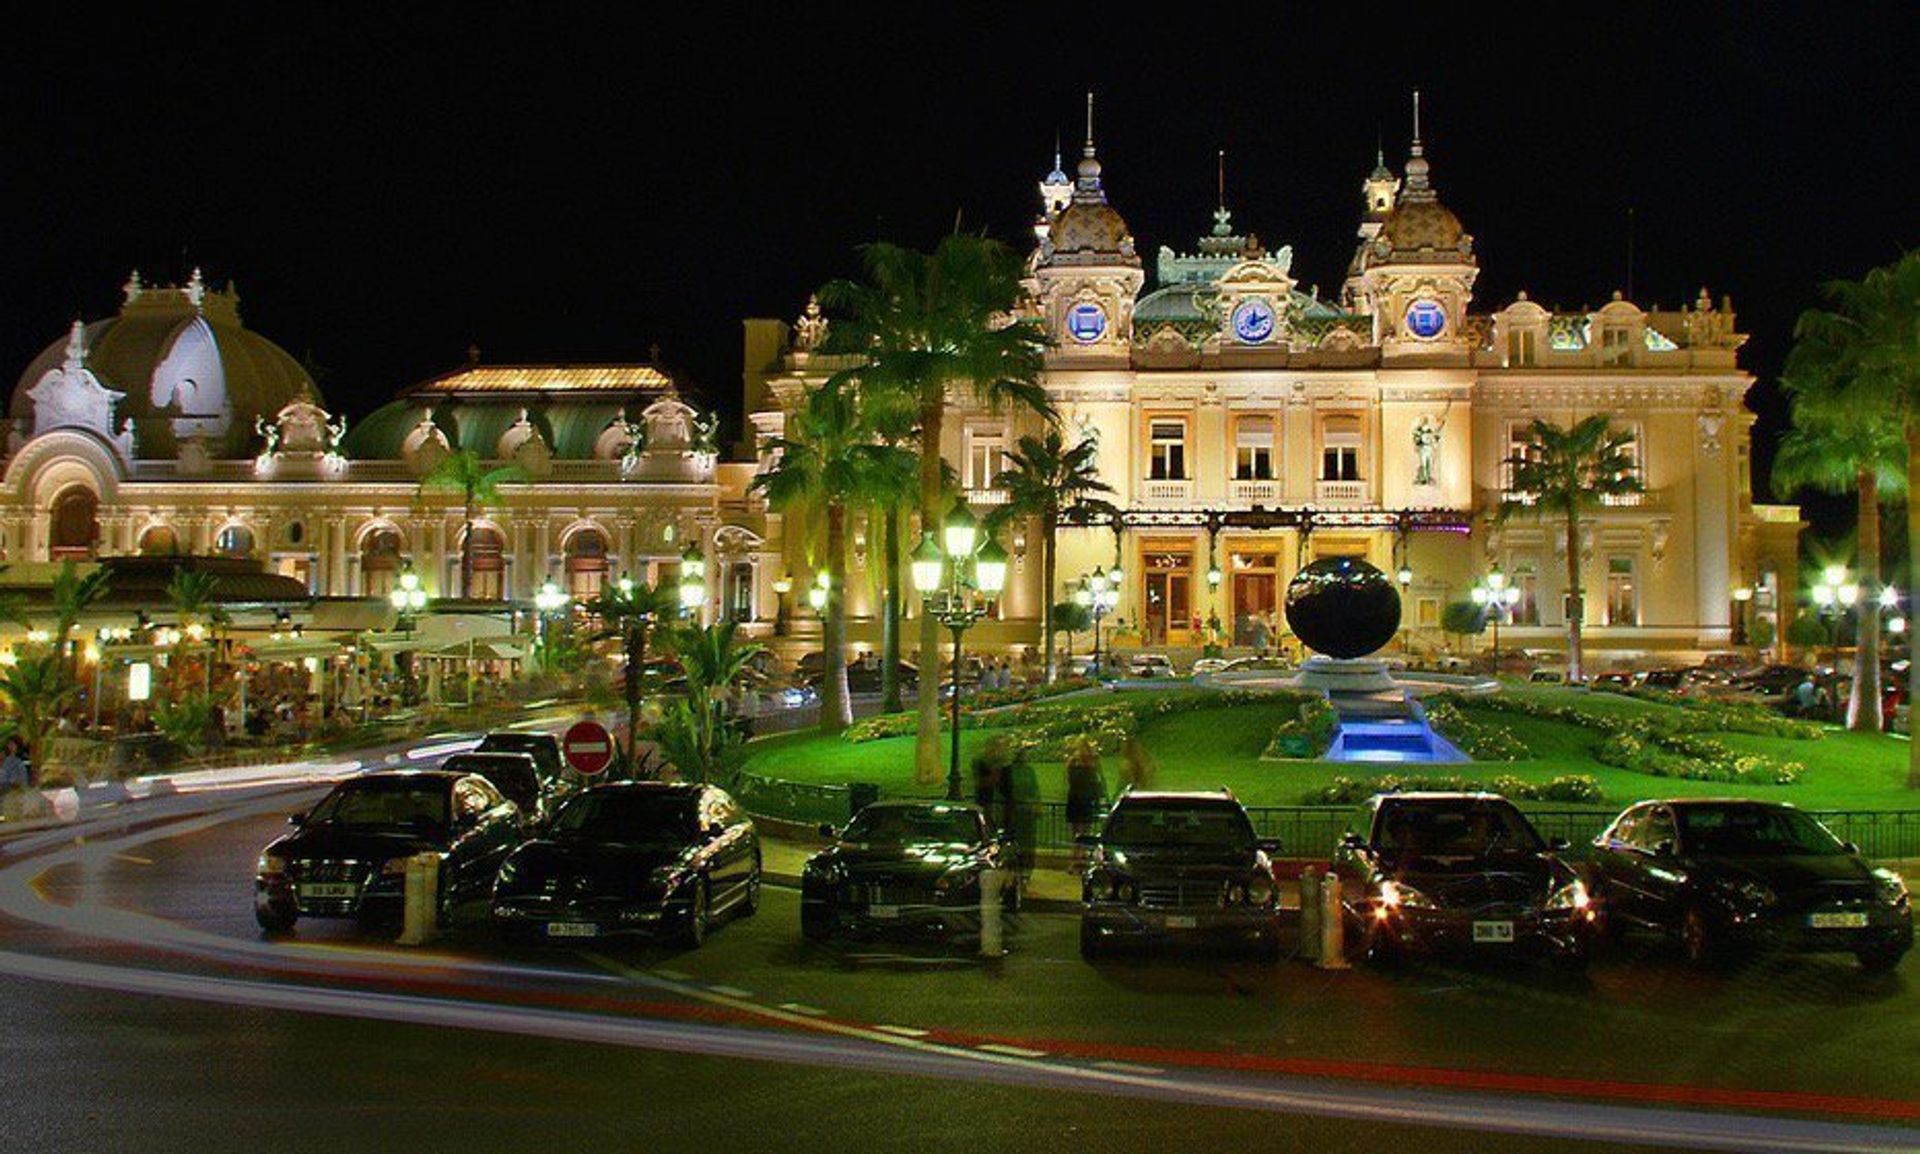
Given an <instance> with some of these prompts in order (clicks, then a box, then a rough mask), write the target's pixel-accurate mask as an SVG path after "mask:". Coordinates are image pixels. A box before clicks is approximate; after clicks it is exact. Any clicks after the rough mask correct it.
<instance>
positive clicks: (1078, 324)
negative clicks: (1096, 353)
mask: <svg viewBox="0 0 1920 1154" xmlns="http://www.w3.org/2000/svg"><path fill="white" fill-rule="evenodd" d="M1106 332H1107V310H1106V309H1103V308H1101V307H1100V306H1099V305H1097V304H1094V303H1093V302H1092V301H1081V302H1080V303H1079V304H1077V305H1074V306H1073V307H1072V308H1070V309H1068V310H1067V335H1069V336H1071V337H1072V338H1073V339H1074V340H1076V341H1079V342H1080V343H1081V344H1083V345H1090V344H1092V343H1093V342H1094V341H1097V340H1099V339H1100V338H1101V337H1103V336H1105V335H1106Z"/></svg>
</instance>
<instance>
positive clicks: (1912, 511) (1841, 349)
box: [1787, 250, 1920, 789]
mask: <svg viewBox="0 0 1920 1154" xmlns="http://www.w3.org/2000/svg"><path fill="white" fill-rule="evenodd" d="M1821 295H1822V296H1823V297H1825V298H1826V301H1827V305H1828V307H1827V308H1824V309H1808V310H1807V311H1806V312H1804V313H1801V314H1800V319H1799V321H1798V322H1797V323H1796V324H1795V325H1794V331H1793V335H1794V349H1793V352H1792V354H1791V355H1790V356H1789V357H1788V361H1787V368H1788V373H1789V375H1790V376H1800V377H1810V376H1817V377H1818V378H1820V379H1825V380H1830V381H1836V382H1841V387H1840V391H1839V394H1838V396H1839V404H1840V407H1841V408H1842V409H1843V410H1844V409H1853V410H1854V411H1857V412H1867V413H1872V412H1877V411H1880V406H1881V405H1882V404H1885V403H1891V404H1892V406H1893V407H1894V410H1895V413H1896V415H1897V417H1898V419H1899V421H1900V423H1901V426H1902V431H1903V433H1904V435H1905V437H1906V442H1907V492H1908V493H1909V494H1910V495H1911V494H1914V493H1920V250H1915V251H1910V252H1907V253H1906V254H1904V255H1903V256H1901V257H1900V258H1899V259H1898V260H1896V261H1894V262H1893V263H1892V264H1890V265H1886V266H1884V267H1882V268H1877V269H1873V270H1872V271H1870V272H1868V273H1867V275H1866V276H1864V277H1861V278H1860V279H1859V280H1857V281H1848V280H1837V281H1832V282H1830V283H1828V284H1826V285H1823V286H1822V287H1821ZM1907 539H1908V541H1909V542H1914V541H1920V501H1914V500H1909V501H1908V502H1907ZM1907 580H1908V583H1909V588H1908V590H1907V601H1908V605H1909V606H1911V605H1912V604H1913V599H1914V597H1915V596H1916V595H1920V565H1913V564H1911V563H1910V564H1909V565H1908V566H1907ZM1909 677H1910V678H1911V679H1912V680H1911V682H1910V683H1909V690H1910V691H1911V690H1914V689H1920V668H1913V667H1911V666H1910V667H1909ZM1909 700H1911V693H1910V694H1909ZM1907 758H1908V760H1907V788H1908V789H1920V743H1913V744H1912V745H1911V746H1910V747H1909V750H1908V754H1907Z"/></svg>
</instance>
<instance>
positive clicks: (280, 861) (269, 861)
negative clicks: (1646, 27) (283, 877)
mask: <svg viewBox="0 0 1920 1154" xmlns="http://www.w3.org/2000/svg"><path fill="white" fill-rule="evenodd" d="M253 868H254V872H256V873H258V874H260V875H261V876H262V877H271V876H274V875H277V874H283V873H286V872H287V859H286V858H284V857H282V856H280V855H279V854H277V853H263V854H261V855H260V860H259V861H257V862H255V863H254V865H253Z"/></svg>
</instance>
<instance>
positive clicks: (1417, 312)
mask: <svg viewBox="0 0 1920 1154" xmlns="http://www.w3.org/2000/svg"><path fill="white" fill-rule="evenodd" d="M1446 327H1447V310H1446V309H1443V308H1441V307H1440V302H1439V301H1436V300H1428V299H1426V298H1425V297H1422V298H1421V299H1419V300H1417V301H1414V302H1413V303H1412V304H1410V305H1408V306H1407V331H1408V332H1410V333H1412V334H1413V335H1414V336H1416V337H1419V338H1420V339H1421V340H1423V341H1430V340H1432V339H1433V338H1435V337H1437V336H1439V335H1440V334H1441V333H1442V332H1444V331H1445V330H1446Z"/></svg>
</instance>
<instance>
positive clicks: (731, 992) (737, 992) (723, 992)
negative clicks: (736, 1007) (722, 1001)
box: [707, 986, 753, 998]
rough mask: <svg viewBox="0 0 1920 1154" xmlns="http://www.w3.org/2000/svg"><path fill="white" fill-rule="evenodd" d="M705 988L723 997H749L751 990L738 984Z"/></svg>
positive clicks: (751, 993)
mask: <svg viewBox="0 0 1920 1154" xmlns="http://www.w3.org/2000/svg"><path fill="white" fill-rule="evenodd" d="M707 989H709V990H712V991H713V992H714V993H716V994H719V995H720V996H721V997H725V998H751V997H753V991H752V990H743V989H741V988H740V987H739V986H708V987H707Z"/></svg>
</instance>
